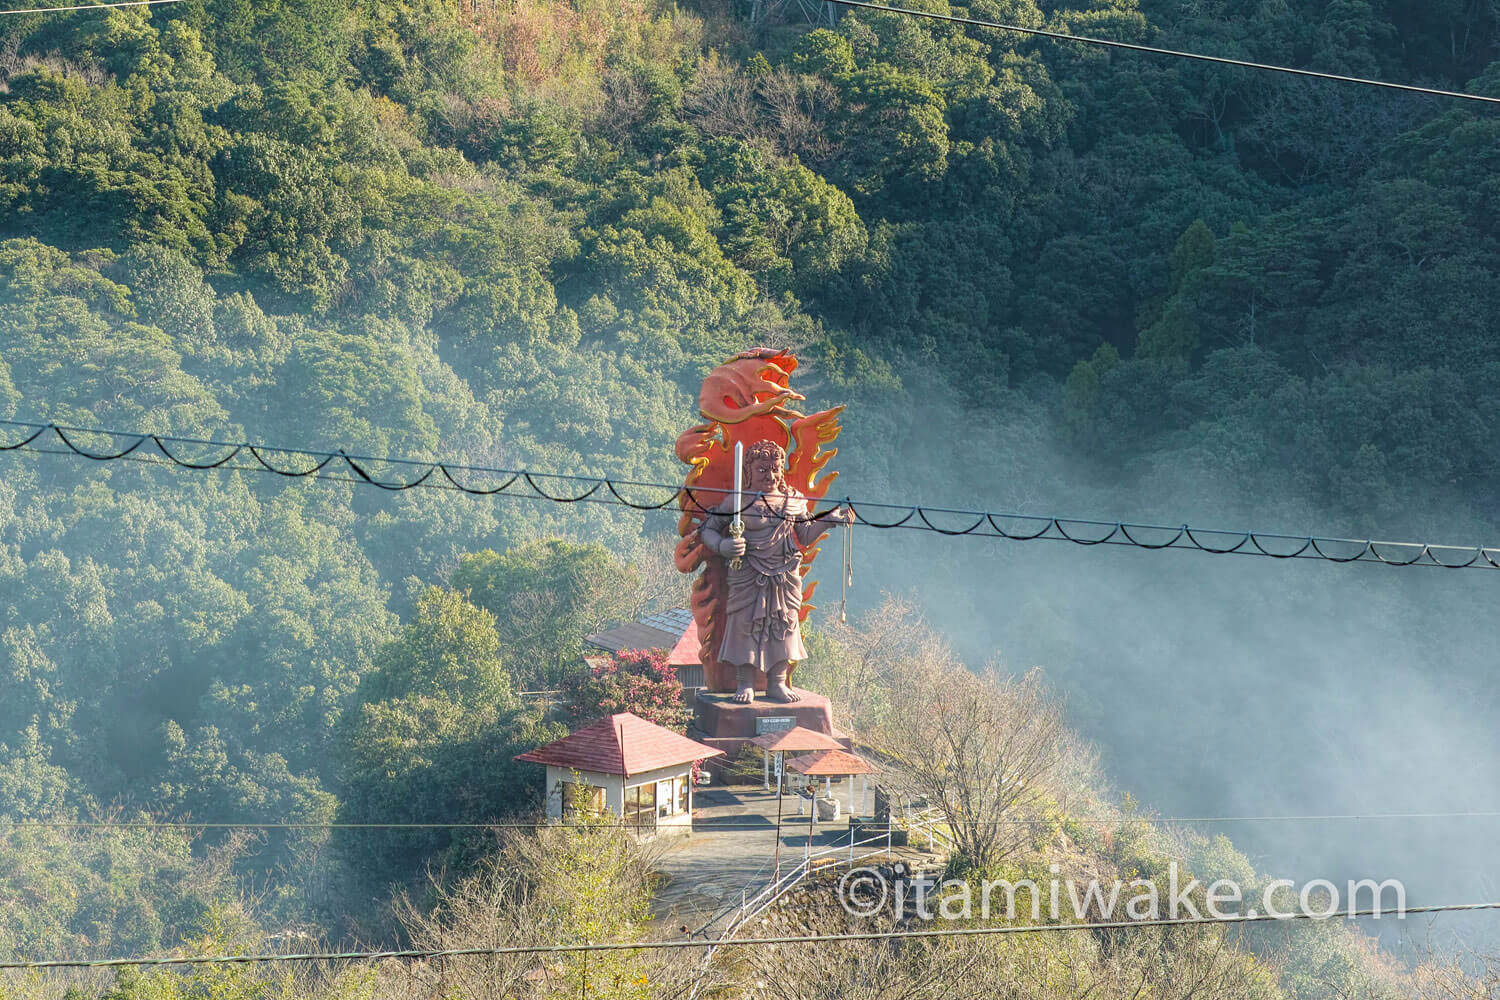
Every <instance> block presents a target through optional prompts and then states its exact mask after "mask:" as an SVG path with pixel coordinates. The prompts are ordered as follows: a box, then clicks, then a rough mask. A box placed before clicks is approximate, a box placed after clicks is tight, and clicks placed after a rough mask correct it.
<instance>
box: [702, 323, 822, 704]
mask: <svg viewBox="0 0 1500 1000" xmlns="http://www.w3.org/2000/svg"><path fill="white" fill-rule="evenodd" d="M796 366H797V361H796V359H795V358H793V357H792V356H791V355H790V354H787V353H786V352H783V351H773V350H769V349H766V348H759V349H756V350H752V351H746V352H743V353H741V354H739V355H737V356H735V357H734V358H731V359H730V360H728V361H726V362H725V363H724V364H722V365H720V366H719V367H718V368H716V369H714V371H713V372H712V373H710V374H709V376H708V378H707V379H705V380H704V383H703V390H702V392H701V394H700V396H699V408H700V411H701V413H702V415H703V417H704V418H705V419H706V420H707V421H708V422H707V423H704V424H699V425H698V426H696V427H694V428H693V429H692V430H690V431H688V432H687V433H685V434H683V435H682V436H681V437H680V438H679V439H678V441H677V454H678V457H680V458H682V460H683V461H685V462H687V463H689V464H690V465H692V466H693V470H692V471H691V472H690V473H689V474H688V478H687V483H686V488H685V489H684V491H683V494H682V498H681V501H680V503H681V506H682V510H683V514H682V519H681V521H680V523H679V532H680V534H681V535H682V540H681V541H680V542H679V543H678V546H677V554H676V556H677V567H678V569H680V570H682V571H683V572H693V571H694V570H697V569H698V568H699V567H702V569H703V572H702V574H701V575H700V576H699V578H698V580H697V581H696V583H695V584H694V587H693V602H692V603H693V617H694V619H695V621H696V622H697V624H698V635H699V640H700V650H699V652H700V658H701V660H702V662H703V666H704V678H705V682H706V684H707V686H708V688H709V690H710V691H731V690H732V691H733V692H734V699H733V700H734V701H736V702H740V703H748V702H751V701H753V700H754V698H755V693H756V691H764V692H765V694H766V696H767V697H768V698H769V699H770V700H772V701H777V702H794V701H798V700H800V698H801V696H800V695H798V693H797V692H796V690H794V689H793V688H792V686H791V674H792V671H793V669H794V668H795V667H796V665H797V663H798V662H799V661H801V660H803V659H806V657H807V650H806V647H804V646H803V644H802V630H801V624H802V621H803V620H804V619H805V618H806V617H807V612H808V611H809V610H810V605H808V604H807V601H806V599H807V598H808V597H809V596H810V595H811V594H812V591H813V588H814V586H815V584H813V583H809V582H807V581H806V580H805V575H806V573H807V568H808V566H809V565H810V564H811V562H812V560H813V559H814V558H815V557H816V555H817V546H818V542H819V541H820V540H821V539H822V538H823V536H824V535H826V534H827V533H828V531H829V529H830V528H832V527H834V526H835V525H840V524H845V523H847V522H848V521H850V520H851V519H852V514H851V513H850V512H849V510H848V509H847V508H845V507H835V508H833V509H832V510H825V511H818V510H816V509H815V504H816V502H817V501H818V500H819V499H821V498H822V497H823V496H824V495H825V494H826V493H827V491H828V487H829V485H830V484H831V483H832V482H833V479H834V478H835V476H836V475H837V473H829V474H828V475H826V476H822V477H821V478H820V477H819V473H821V472H822V471H823V467H824V466H825V465H827V463H828V461H829V459H831V458H832V457H833V456H834V454H836V450H835V449H831V448H829V449H824V448H823V445H824V444H827V443H828V442H830V441H832V440H833V439H834V438H835V437H836V436H837V435H838V432H839V426H838V419H837V418H838V413H839V411H840V410H842V409H843V407H836V408H834V409H831V410H825V411H823V412H821V413H815V414H811V415H804V414H801V413H798V412H797V411H796V410H793V409H791V408H790V407H789V406H788V405H787V404H788V403H789V402H791V401H794V400H801V399H802V398H803V397H802V396H801V395H800V394H798V393H795V392H793V391H792V390H791V389H790V387H789V384H788V376H789V375H790V373H791V372H792V371H793V370H794V369H795V368H796Z"/></svg>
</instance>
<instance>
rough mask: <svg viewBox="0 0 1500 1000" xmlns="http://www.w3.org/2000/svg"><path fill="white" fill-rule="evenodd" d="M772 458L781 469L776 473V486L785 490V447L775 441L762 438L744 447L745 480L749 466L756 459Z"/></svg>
mask: <svg viewBox="0 0 1500 1000" xmlns="http://www.w3.org/2000/svg"><path fill="white" fill-rule="evenodd" d="M760 458H774V459H776V461H777V462H778V463H779V464H780V465H781V470H780V471H779V472H777V473H776V488H777V489H778V490H781V491H782V492H785V491H786V449H785V448H783V447H781V445H779V444H777V443H776V442H775V441H772V440H769V439H763V440H760V441H757V442H755V443H754V444H752V445H751V446H750V447H748V448H746V449H745V473H746V475H745V480H746V481H747V482H748V481H749V479H750V476H749V472H750V466H751V464H752V463H753V462H755V460H756V459H760Z"/></svg>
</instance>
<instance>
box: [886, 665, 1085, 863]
mask: <svg viewBox="0 0 1500 1000" xmlns="http://www.w3.org/2000/svg"><path fill="white" fill-rule="evenodd" d="M885 682H886V684H887V686H888V687H889V689H890V690H891V692H892V697H893V704H892V708H891V710H890V711H889V712H887V713H886V716H885V718H884V719H883V720H882V721H881V723H880V724H879V726H878V727H877V728H876V730H875V732H874V733H873V735H872V742H873V743H874V744H875V745H876V746H877V747H878V748H879V749H880V750H882V751H883V752H885V753H886V754H887V755H889V756H890V757H891V758H892V759H894V760H895V761H896V762H897V768H898V770H897V773H896V774H895V775H888V783H892V782H901V783H904V784H905V785H906V786H907V791H908V794H912V795H915V796H919V797H921V798H924V799H925V800H926V801H928V802H929V803H931V804H932V805H934V806H937V807H938V808H939V809H941V810H942V812H943V814H944V816H945V817H946V818H947V820H948V825H949V827H950V829H951V830H952V833H953V839H954V845H955V848H956V850H957V852H958V853H959V854H960V855H961V856H962V857H963V858H964V859H966V860H967V861H968V862H969V864H971V865H974V866H976V867H979V868H987V867H989V866H991V865H993V864H995V863H997V862H999V861H1001V860H1002V859H1004V858H1006V857H1007V856H1009V855H1010V854H1012V853H1014V852H1015V851H1016V850H1018V849H1019V848H1021V847H1022V846H1023V845H1025V844H1026V843H1027V842H1028V841H1029V840H1030V830H1029V827H1028V826H1027V824H1025V823H1019V822H1016V820H1018V819H1022V818H1025V817H1026V816H1027V815H1028V814H1029V813H1030V812H1032V811H1033V807H1034V806H1036V805H1038V804H1040V803H1041V802H1042V801H1044V800H1046V799H1047V798H1049V797H1050V795H1051V793H1052V791H1053V789H1052V788H1051V787H1050V784H1049V779H1051V778H1052V777H1053V774H1054V772H1055V771H1056V770H1057V768H1058V765H1059V762H1060V759H1061V750H1060V748H1061V739H1062V737H1063V733H1064V730H1063V725H1062V713H1061V711H1060V710H1059V708H1058V706H1057V704H1056V703H1055V702H1054V701H1053V700H1052V699H1051V698H1050V697H1049V695H1048V693H1047V691H1046V689H1045V687H1044V685H1043V683H1042V677H1041V672H1040V671H1038V670H1033V671H1031V672H1030V673H1027V674H1026V675H1025V676H1023V677H1021V678H1019V679H1016V678H1011V677H1007V676H1005V675H1003V674H1002V673H1000V672H999V670H997V669H996V668H994V667H993V666H991V667H989V668H986V669H985V670H984V671H983V672H981V673H972V672H970V671H969V670H968V669H967V668H966V667H965V666H964V665H963V664H962V663H961V662H959V661H958V660H957V659H956V658H955V657H954V656H953V654H952V653H951V651H949V650H948V649H947V648H946V647H944V646H942V645H941V644H938V643H929V644H926V645H925V646H924V647H923V648H922V650H921V653H920V655H918V656H914V657H912V658H909V659H905V660H903V661H902V662H900V663H899V664H897V665H896V666H895V667H894V668H893V669H891V670H890V671H888V672H887V674H886V677H885Z"/></svg>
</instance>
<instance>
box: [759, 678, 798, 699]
mask: <svg viewBox="0 0 1500 1000" xmlns="http://www.w3.org/2000/svg"><path fill="white" fill-rule="evenodd" d="M766 697H767V698H770V699H771V700H772V701H779V702H782V703H785V702H789V701H801V700H802V696H801V695H800V694H798V693H797V692H796V691H793V690H792V689H791V688H789V687H787V684H786V681H783V680H781V679H779V678H772V679H771V680H770V681H768V682H767V683H766Z"/></svg>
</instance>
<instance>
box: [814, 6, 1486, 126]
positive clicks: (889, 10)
mask: <svg viewBox="0 0 1500 1000" xmlns="http://www.w3.org/2000/svg"><path fill="white" fill-rule="evenodd" d="M828 2H829V3H835V4H838V5H839V6H841V7H855V8H859V9H861V10H873V11H879V12H880V13H883V14H904V15H907V16H909V17H925V18H928V19H929V20H933V21H946V22H948V23H950V24H965V25H969V26H971V27H975V28H993V29H995V30H998V31H1011V32H1015V33H1017V34H1022V35H1034V36H1037V37H1039V38H1050V39H1052V40H1054V41H1059V42H1079V43H1081V44H1084V45H1098V46H1102V47H1105V48H1111V49H1128V50H1129V51H1131V52H1144V53H1147V54H1149V55H1157V56H1169V57H1171V58H1174V59H1192V60H1196V61H1198V62H1207V63H1217V64H1219V65H1221V66H1238V67H1240V68H1241V69H1253V70H1260V71H1262V72H1268V73H1288V74H1291V75H1292V76H1302V77H1311V78H1313V79H1316V80H1333V81H1336V82H1338V83H1354V84H1359V85H1361V86H1365V87H1381V88H1384V89H1386V90H1400V91H1405V92H1406V93H1409V94H1424V95H1426V96H1428V97H1453V98H1458V99H1460V100H1465V101H1480V102H1483V103H1486V104H1500V97H1488V96H1486V95H1484V94H1470V93H1465V92H1464V91H1461V90H1439V89H1437V88H1434V87H1421V86H1417V85H1415V84H1410V83H1391V82H1389V81H1386V80H1372V79H1369V78H1368V77H1362V76H1345V75H1343V74H1342V73H1324V72H1320V71H1318V70H1313V69H1299V68H1297V67H1295V66H1278V65H1275V64H1274V63H1261V62H1252V61H1250V60H1247V59H1231V58H1229V57H1228V56H1214V55H1205V54H1203V53H1201V52H1187V51H1184V50H1181V49H1164V48H1159V47H1157V46H1155V45H1141V44H1139V43H1136V42H1122V41H1118V40H1116V39H1113V38H1095V37H1092V36H1089V35H1073V34H1068V33H1067V32H1063V31H1050V30H1048V29H1046V28H1029V27H1025V26H1022V25H1018V24H1002V23H1000V22H998V21H981V20H979V19H978V18H973V17H959V16H957V15H955V14H939V13H937V12H935V11H930V10H913V9H910V8H905V7H889V6H886V5H884V4H876V3H867V2H866V0H828Z"/></svg>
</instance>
